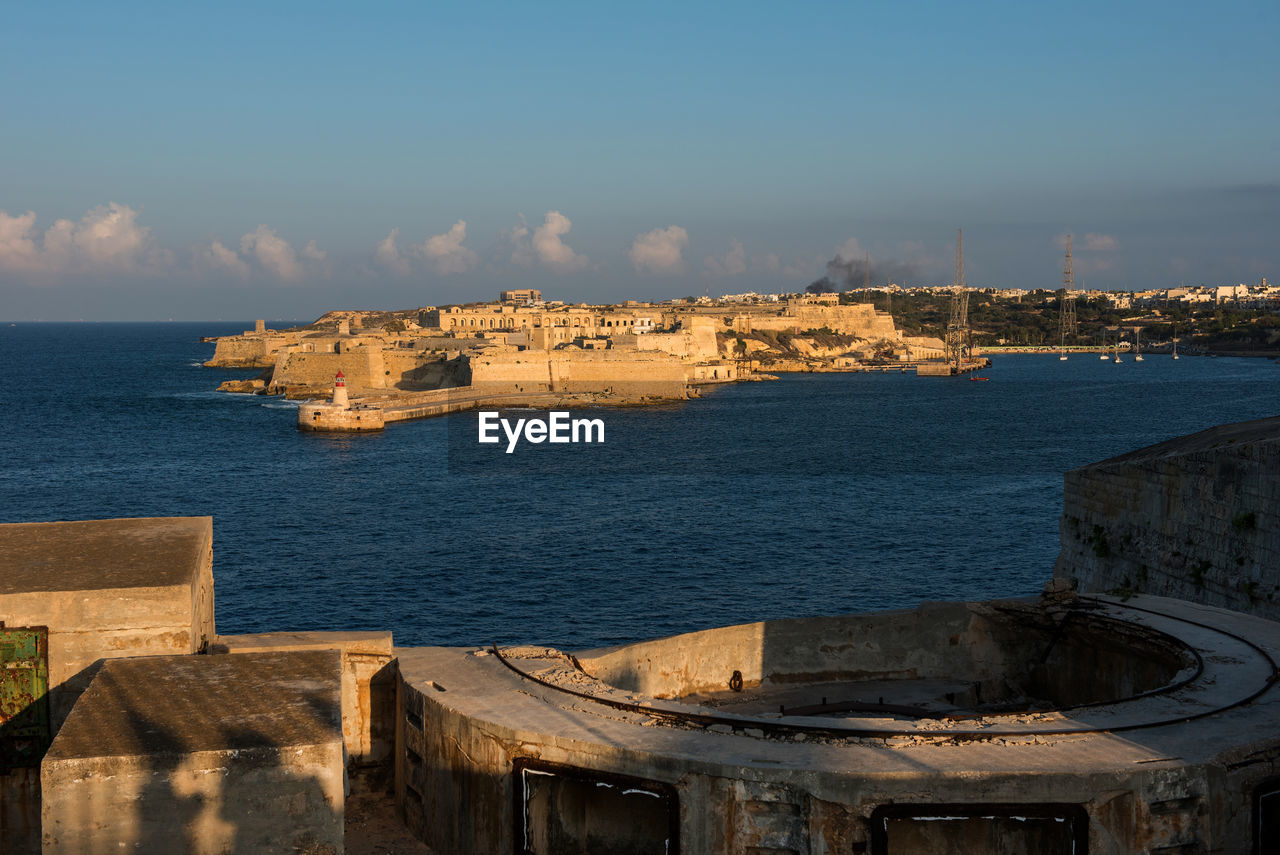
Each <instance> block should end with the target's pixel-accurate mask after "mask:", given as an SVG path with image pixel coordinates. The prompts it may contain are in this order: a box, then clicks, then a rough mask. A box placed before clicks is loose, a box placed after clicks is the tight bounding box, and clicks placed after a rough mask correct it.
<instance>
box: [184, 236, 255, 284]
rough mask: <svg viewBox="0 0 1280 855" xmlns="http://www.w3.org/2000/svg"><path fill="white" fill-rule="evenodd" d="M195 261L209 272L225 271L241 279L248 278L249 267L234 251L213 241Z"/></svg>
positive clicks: (219, 242) (220, 242)
mask: <svg viewBox="0 0 1280 855" xmlns="http://www.w3.org/2000/svg"><path fill="white" fill-rule="evenodd" d="M196 260H197V262H198V263H199V264H202V265H203V266H204V267H207V268H208V269H210V270H226V271H227V272H229V273H231V274H232V275H234V276H237V277H239V278H241V279H248V278H249V265H248V264H247V263H246V262H245V260H244V259H243V258H241V257H240V254H239V253H237V252H236V251H235V250H234V249H231V248H230V247H226V246H223V245H222V241H217V240H215V241H214V242H213V243H211V244H210V245H209V246H207V247H206V248H205V249H204V251H203V252H201V253H200V254H199V255H198V256H197V257H196Z"/></svg>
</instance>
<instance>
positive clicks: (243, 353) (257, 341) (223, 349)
mask: <svg viewBox="0 0 1280 855" xmlns="http://www.w3.org/2000/svg"><path fill="white" fill-rule="evenodd" d="M293 340H294V337H293V336H288V335H282V334H266V333H256V334H251V333H245V334H244V335H243V336H223V337H222V338H219V339H218V341H217V343H216V344H215V345H214V349H213V357H212V358H211V359H210V360H209V361H208V362H206V363H205V365H206V366H208V367H210V368H270V367H271V366H272V365H274V364H275V361H276V353H278V352H279V351H280V349H281V348H283V347H286V346H288V345H289V344H291V343H292V341H293Z"/></svg>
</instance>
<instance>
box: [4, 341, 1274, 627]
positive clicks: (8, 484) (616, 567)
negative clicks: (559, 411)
mask: <svg viewBox="0 0 1280 855" xmlns="http://www.w3.org/2000/svg"><path fill="white" fill-rule="evenodd" d="M245 328H246V325H245V324H217V323H206V324H177V323H169V324H18V325H16V326H8V325H5V326H4V327H0V357H2V359H3V362H2V364H3V365H4V366H5V368H6V374H7V378H6V379H7V383H6V391H7V399H8V404H9V406H8V415H9V418H8V420H7V426H6V430H5V435H4V437H3V439H0V449H2V450H3V457H4V461H5V463H4V466H3V469H2V470H0V521H5V522H19V521H33V520H55V519H92V518H98V517H116V516H176V515H212V516H213V519H214V574H215V578H216V586H217V622H218V629H219V631H220V632H223V633H239V632H261V631H267V630H301V629H391V630H393V631H394V632H395V637H396V641H397V643H401V644H472V643H487V642H490V641H495V640H496V641H501V642H518V641H523V642H538V643H547V644H558V645H564V646H569V647H582V646H591V645H596V644H605V643H614V642H619V641H626V640H634V639H640V638H647V637H653V636H658V635H664V634H669V633H673V632H680V631H685V630H691V629H700V628H705V627H709V626H718V625H724V624H731V623H738V622H742V621H749V620H757V619H762V618H775V617H786V616H804V615H816V614H835V613H840V612H848V611H857V610H865V609H875V608H891V607H903V606H910V605H912V604H915V603H916V602H918V601H920V600H929V599H957V598H981V597H992V596H1005V595H1020V594H1029V593H1034V592H1036V591H1038V590H1039V588H1040V586H1041V585H1042V584H1043V582H1044V580H1045V579H1046V578H1048V576H1049V575H1050V573H1051V571H1052V566H1053V560H1054V558H1055V556H1056V555H1057V538H1058V532H1057V519H1058V513H1059V510H1060V505H1061V491H1062V473H1063V472H1064V471H1065V470H1067V469H1070V468H1072V467H1075V466H1079V465H1082V464H1085V463H1089V462H1091V461H1095V460H1099V459H1102V458H1105V457H1109V456H1111V455H1114V454H1119V453H1121V452H1124V451H1128V450H1130V449H1133V448H1136V447H1139V446H1142V445H1147V444H1150V443H1153V442H1157V441H1160V440H1163V439H1167V438H1169V437H1171V436H1175V435H1178V434H1181V433H1186V432H1189V431H1194V430H1198V429H1201V428H1204V427H1208V426H1210V425H1213V424H1217V423H1220V422H1225V421H1240V420H1244V419H1250V418H1257V417H1261V416H1266V415H1274V414H1276V413H1277V412H1280V366H1277V365H1276V364H1275V363H1272V362H1269V361H1266V360H1250V359H1228V358H1220V359H1208V358H1183V359H1180V360H1178V361H1176V362H1175V361H1173V360H1170V359H1169V358H1168V357H1167V356H1155V355H1153V356H1149V357H1148V358H1147V359H1146V360H1145V361H1144V362H1142V363H1135V362H1134V361H1133V360H1132V358H1128V359H1127V360H1126V362H1125V363H1124V364H1122V365H1114V364H1112V363H1110V362H1103V361H1101V360H1099V359H1098V358H1097V357H1096V356H1078V357H1073V358H1072V359H1070V360H1068V361H1067V362H1065V363H1062V362H1059V360H1058V359H1057V357H1053V356H1050V357H1035V356H1004V357H996V360H997V361H996V364H995V365H994V366H993V367H992V368H991V369H989V370H988V371H986V372H984V375H983V376H987V377H990V378H991V379H990V382H986V383H979V382H968V381H966V380H963V379H951V378H917V377H915V376H913V375H900V374H889V375H839V374H819V375H789V376H784V377H783V379H781V380H779V381H777V382H773V383H748V384H740V385H736V386H731V387H724V388H720V389H716V390H713V391H709V392H708V393H707V394H706V396H705V397H704V398H702V399H701V400H697V401H691V402H689V403H687V404H683V405H678V406H667V407H658V408H645V409H621V410H600V411H595V412H593V413H591V415H592V416H594V417H599V418H603V419H604V422H605V426H606V437H605V438H606V442H605V444H604V445H602V446H583V445H557V446H551V445H540V446H527V445H522V446H520V447H519V448H517V450H516V452H515V453H514V454H504V453H503V448H502V447H500V446H489V445H484V446H482V445H479V444H478V443H476V441H475V437H476V416H475V414H474V413H467V414H459V415H455V416H450V417H448V418H443V419H432V420H427V421H419V422H408V423H404V424H396V425H392V426H391V427H390V428H388V429H387V430H386V431H385V432H384V433H381V434H377V435H370V436H346V437H335V436H321V435H310V434H299V433H298V432H297V431H296V430H295V429H294V405H293V404H292V403H290V402H286V401H283V400H280V399H267V398H258V397H250V396H238V395H225V394H219V393H216V392H213V391H211V390H213V389H215V388H216V387H217V385H218V384H219V383H220V382H221V381H222V380H225V379H228V378H231V377H243V376H246V372H242V371H226V370H214V369H207V368H202V367H200V362H201V361H203V360H205V359H207V358H209V356H211V355H212V352H213V345H211V344H203V343H201V342H200V341H199V337H200V336H201V335H219V334H228V333H232V332H237V331H239V330H242V329H245ZM508 415H509V416H510V417H513V418H514V417H520V416H528V415H530V414H529V413H527V412H526V413H511V414H508Z"/></svg>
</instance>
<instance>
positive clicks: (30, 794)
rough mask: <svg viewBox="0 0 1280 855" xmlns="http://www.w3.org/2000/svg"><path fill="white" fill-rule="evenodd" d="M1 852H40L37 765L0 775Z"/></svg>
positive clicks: (28, 854)
mask: <svg viewBox="0 0 1280 855" xmlns="http://www.w3.org/2000/svg"><path fill="white" fill-rule="evenodd" d="M0 852H3V853H4V854H5V855H32V853H36V854H37V855H38V853H39V852H40V768H39V767H38V766H37V767H32V768H27V769H10V770H9V771H8V772H7V773H5V774H0Z"/></svg>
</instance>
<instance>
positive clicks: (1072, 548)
mask: <svg viewBox="0 0 1280 855" xmlns="http://www.w3.org/2000/svg"><path fill="white" fill-rule="evenodd" d="M1060 532H1061V541H1062V552H1061V554H1060V555H1059V556H1058V561H1057V565H1056V566H1055V569H1054V574H1055V575H1056V576H1059V577H1064V578H1066V577H1075V578H1076V579H1078V580H1079V581H1080V585H1081V587H1082V589H1083V590H1086V591H1120V592H1125V593H1130V592H1146V593H1152V594H1157V595H1160V596H1168V597H1177V598H1179V599H1186V600H1194V601H1197V602H1202V603H1207V604H1209V605H1214V606H1221V607H1224V608H1229V609H1234V610H1236V611H1242V612H1249V613H1252V614H1256V615H1261V616H1263V617H1267V618H1271V619H1273V620H1280V571H1278V570H1277V568H1280V417H1276V418H1269V419H1261V420H1258V421H1253V422H1242V423H1239V424H1230V425H1222V426H1219V427H1215V428H1211V429H1209V430H1207V431H1202V432H1201V433H1197V434H1192V435H1190V436H1185V437H1179V438H1177V439H1173V440H1170V441H1168V442H1165V443H1161V444H1159V445H1154V446H1151V447H1150V448H1144V449H1141V450H1138V451H1134V452H1131V453H1129V454H1124V455H1121V456H1119V457H1114V458H1111V459H1110V460H1104V461H1102V462H1101V463H1095V464H1092V465H1090V466H1083V467H1081V468H1079V469H1074V470H1072V471H1070V472H1068V473H1067V474H1066V477H1065V479H1064V489H1063V509H1062V518H1061V522H1060Z"/></svg>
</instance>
